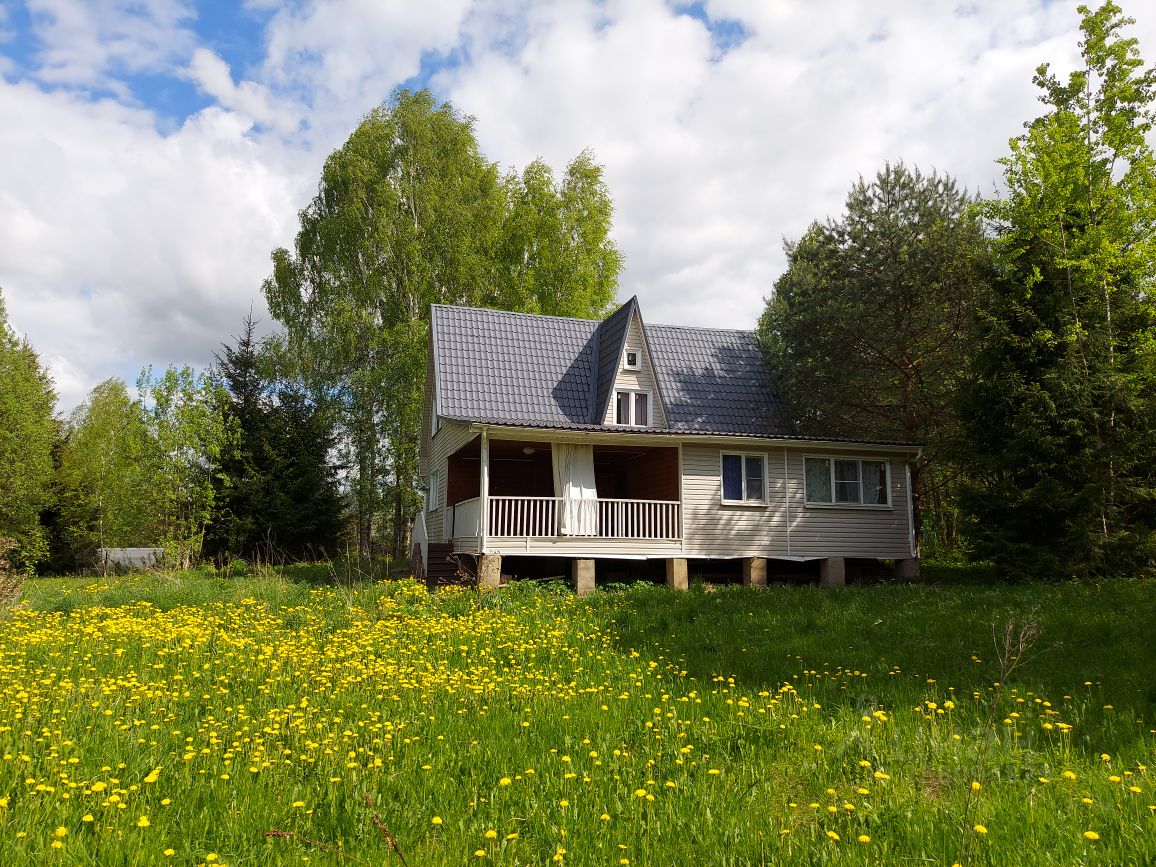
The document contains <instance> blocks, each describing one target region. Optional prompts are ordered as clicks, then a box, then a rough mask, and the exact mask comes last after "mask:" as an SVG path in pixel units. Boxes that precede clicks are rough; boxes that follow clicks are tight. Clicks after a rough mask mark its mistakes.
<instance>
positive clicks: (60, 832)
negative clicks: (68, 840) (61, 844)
mask: <svg viewBox="0 0 1156 867" xmlns="http://www.w3.org/2000/svg"><path fill="white" fill-rule="evenodd" d="M52 836H53V837H67V836H68V829H67V828H65V827H64V826H63V825H61V826H60V827H58V828H57V829H56V830H55V831H53V832H52Z"/></svg>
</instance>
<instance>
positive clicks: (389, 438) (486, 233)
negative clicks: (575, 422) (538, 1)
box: [264, 90, 619, 555]
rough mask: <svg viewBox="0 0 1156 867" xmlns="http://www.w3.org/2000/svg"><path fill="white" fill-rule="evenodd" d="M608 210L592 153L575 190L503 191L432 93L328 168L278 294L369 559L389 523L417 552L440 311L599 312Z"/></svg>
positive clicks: (393, 115)
mask: <svg viewBox="0 0 1156 867" xmlns="http://www.w3.org/2000/svg"><path fill="white" fill-rule="evenodd" d="M610 210H611V207H610V201H609V196H608V195H607V193H606V189H605V186H604V185H603V184H602V181H601V170H600V168H599V167H598V166H597V165H596V164H595V163H594V162H593V160H592V158H591V157H590V156H589V155H588V154H586V155H583V156H581V157H579V159H578V160H576V161H575V163H574V164H572V165H571V167H570V169H569V170H568V171H567V174H566V178H565V180H564V181H563V183H562V185H561V188H559V187H558V186H557V185H556V184H555V183H554V181H553V178H552V177H551V175H550V173H549V171H548V170H547V169H546V168H545V167H544V166H542V165H541V164H535V165H534V166H532V167H531V169H529V170H527V172H526V173H524V175H523V176H522V177H521V178H517V177H516V176H515V177H507V178H506V179H503V178H502V176H501V174H500V173H499V171H498V167H497V166H496V165H495V164H494V163H493V162H491V161H489V160H487V159H486V158H485V157H484V156H483V155H482V153H481V151H480V149H479V147H478V143H477V140H476V138H475V136H474V130H473V121H472V119H470V118H465V117H462V116H461V115H459V114H458V113H457V112H456V111H454V109H453V107H452V106H450V105H449V104H438V103H437V102H436V101H435V100H434V98H433V97H432V96H431V95H430V94H429V93H428V92H427V91H421V92H418V93H414V92H411V91H406V90H403V91H399V92H398V93H397V94H395V96H394V97H393V98H392V99H391V100H390V102H389V103H387V104H385V105H382V106H381V107H379V108H377V109H375V110H374V111H373V112H371V113H370V114H369V116H368V117H366V118H365V120H364V121H363V122H362V123H361V125H360V126H358V128H357V129H356V130H355V131H354V132H353V134H352V135H351V136H350V138H349V140H348V141H347V142H346V143H345V145H344V146H343V147H341V148H340V149H339V150H337V151H334V152H333V153H332V154H331V155H330V156H329V159H328V160H327V161H326V163H325V168H324V171H323V172H322V177H321V182H320V185H319V189H318V192H317V195H316V196H315V197H314V199H313V201H312V202H311V203H310V204H309V206H308V207H306V208H305V210H303V211H302V212H301V228H300V231H299V232H298V234H297V238H296V241H295V245H294V250H293V251H292V252H290V251H288V250H284V249H279V250H276V251H274V253H273V275H272V276H271V277H270V278H269V280H267V281H266V282H265V285H264V291H265V296H266V299H267V300H268V303H269V309H270V311H271V312H272V313H273V315H274V316H275V317H276V318H277V319H278V320H279V321H280V322H282V323H283V324H284V325H285V327H286V330H287V335H286V340H285V346H286V349H287V350H288V351H287V352H286V353H285V356H286V357H287V358H288V359H289V360H290V361H291V362H292V363H293V365H294V367H295V369H296V370H297V372H299V373H300V374H301V375H302V376H303V377H304V378H305V379H306V381H308V382H310V383H311V385H312V393H313V394H314V395H315V396H316V397H317V398H318V399H323V400H327V401H332V402H333V403H334V405H336V406H337V407H339V409H340V418H341V422H342V423H341V442H342V444H343V445H344V446H345V447H346V448H347V449H348V451H349V457H350V460H349V461H348V463H349V465H350V467H351V469H352V473H351V477H350V482H351V484H352V488H353V492H354V495H355V496H354V501H355V509H356V515H357V526H358V544H359V548H360V550H361V552H362V553H363V554H365V555H368V554H370V553H371V552H372V550H373V546H372V538H371V537H372V536H373V525H374V517H375V516H376V515H380V514H381V512H382V511H384V512H385V513H386V514H385V517H386V520H385V523H386V524H388V525H389V527H390V538H389V540H388V547H389V548H390V550H391V551H392V552H393V553H394V554H395V555H396V554H404V552H405V550H406V547H407V536H408V533H409V521H410V518H411V516H412V515H413V513H414V512H415V511H416V509H417V508H418V505H419V500H418V497H417V495H416V491H415V484H416V481H417V479H416V474H417V446H418V437H419V432H420V427H421V392H422V385H423V381H424V373H425V345H426V335H427V331H428V317H429V307H430V305H431V304H434V303H440V304H473V305H479V306H495V307H504V308H509V309H532V310H534V311H535V312H541V313H558V314H563V315H593V314H598V313H601V312H602V310H603V308H604V307H605V306H607V304H608V303H609V301H610V300H612V298H613V294H614V286H615V284H616V280H617V272H618V267H619V257H618V254H617V251H616V249H615V247H614V245H613V243H612V241H611V240H610V238H609V228H610V225H609V217H610ZM383 507H384V509H383Z"/></svg>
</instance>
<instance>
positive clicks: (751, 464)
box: [722, 454, 767, 504]
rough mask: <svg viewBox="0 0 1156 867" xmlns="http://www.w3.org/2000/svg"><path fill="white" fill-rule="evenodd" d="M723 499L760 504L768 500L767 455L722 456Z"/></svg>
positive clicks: (729, 501)
mask: <svg viewBox="0 0 1156 867" xmlns="http://www.w3.org/2000/svg"><path fill="white" fill-rule="evenodd" d="M722 500H723V502H724V503H758V504H763V503H765V502H766V501H767V459H766V455H747V454H724V455H723V456H722Z"/></svg>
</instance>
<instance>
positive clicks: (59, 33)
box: [27, 0, 195, 97]
mask: <svg viewBox="0 0 1156 867" xmlns="http://www.w3.org/2000/svg"><path fill="white" fill-rule="evenodd" d="M27 6H28V11H29V14H30V16H31V19H32V22H33V29H34V31H35V32H36V35H37V37H38V39H39V40H40V41H41V42H42V43H43V48H41V50H40V51H39V52H38V56H37V61H38V64H39V68H38V70H37V77H38V78H39V79H40V80H42V81H46V82H50V83H53V84H63V85H72V86H79V87H85V88H91V89H94V90H101V91H104V90H108V91H111V92H113V93H116V94H118V95H119V96H122V97H126V96H127V93H128V91H127V90H126V89H125V87H124V86H123V84H122V83H121V82H120V81H119V80H118V79H117V77H116V75H117V73H120V72H129V73H138V72H161V71H165V70H167V68H168V66H169V64H171V63H173V62H174V61H177V60H179V59H180V58H181V57H183V56H185V55H186V54H187V52H188V51H189V50H191V48H192V46H193V44H194V42H195V38H194V35H193V33H192V31H191V30H190V29H188V27H187V26H185V25H186V22H188V20H189V19H190V18H192V17H193V16H194V12H193V9H192V7H191V4H190V3H187V2H183V0H27Z"/></svg>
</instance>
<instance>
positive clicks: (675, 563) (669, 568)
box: [666, 557, 688, 590]
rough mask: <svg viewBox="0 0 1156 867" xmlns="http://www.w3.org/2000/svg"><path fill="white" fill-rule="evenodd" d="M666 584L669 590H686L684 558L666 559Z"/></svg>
mask: <svg viewBox="0 0 1156 867" xmlns="http://www.w3.org/2000/svg"><path fill="white" fill-rule="evenodd" d="M666 586H667V587H669V588H670V589H671V590H686V589H687V586H688V582H687V576H686V558H685V557H668V558H667V560H666Z"/></svg>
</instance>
